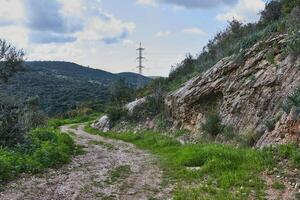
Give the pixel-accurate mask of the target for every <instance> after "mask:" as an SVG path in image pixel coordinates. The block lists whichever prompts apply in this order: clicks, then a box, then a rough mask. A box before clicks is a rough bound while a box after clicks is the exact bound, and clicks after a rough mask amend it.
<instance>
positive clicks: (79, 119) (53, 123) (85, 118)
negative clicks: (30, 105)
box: [48, 113, 101, 128]
mask: <svg viewBox="0 0 300 200" xmlns="http://www.w3.org/2000/svg"><path fill="white" fill-rule="evenodd" d="M99 116H101V113H92V114H89V115H79V116H76V117H74V118H53V119H50V120H49V122H48V126H50V127H53V128H58V127H60V126H62V125H65V124H76V123H83V122H89V121H93V120H96V119H98V118H99ZM73 126H74V127H75V128H76V125H73Z"/></svg>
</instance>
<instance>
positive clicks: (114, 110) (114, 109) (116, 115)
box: [106, 104, 127, 124]
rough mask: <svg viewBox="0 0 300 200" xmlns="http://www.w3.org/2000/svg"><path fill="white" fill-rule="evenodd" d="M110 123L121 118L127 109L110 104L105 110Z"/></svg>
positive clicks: (125, 114)
mask: <svg viewBox="0 0 300 200" xmlns="http://www.w3.org/2000/svg"><path fill="white" fill-rule="evenodd" d="M106 113H107V115H108V117H109V119H110V121H111V123H112V124H114V123H116V122H117V121H119V120H121V119H122V118H123V117H125V116H127V110H125V108H124V107H123V106H122V105H119V104H114V105H111V106H110V107H109V108H108V109H107V111H106Z"/></svg>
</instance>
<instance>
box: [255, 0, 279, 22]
mask: <svg viewBox="0 0 300 200" xmlns="http://www.w3.org/2000/svg"><path fill="white" fill-rule="evenodd" d="M281 10H282V3H281V2H280V1H270V2H267V3H266V6H265V9H264V10H263V11H262V12H261V17H260V23H262V24H267V23H270V22H273V21H276V20H278V19H280V17H281V16H282V11H281Z"/></svg>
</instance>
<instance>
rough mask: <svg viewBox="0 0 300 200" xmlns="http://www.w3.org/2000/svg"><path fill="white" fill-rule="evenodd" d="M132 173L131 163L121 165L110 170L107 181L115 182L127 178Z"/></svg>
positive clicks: (109, 182)
mask: <svg viewBox="0 0 300 200" xmlns="http://www.w3.org/2000/svg"><path fill="white" fill-rule="evenodd" d="M130 173H131V169H130V166H129V165H120V166H118V167H116V168H115V169H113V170H112V171H110V172H109V179H108V180H106V183H108V184H113V183H116V182H117V181H119V180H125V179H126V178H127V177H128V176H129V175H130Z"/></svg>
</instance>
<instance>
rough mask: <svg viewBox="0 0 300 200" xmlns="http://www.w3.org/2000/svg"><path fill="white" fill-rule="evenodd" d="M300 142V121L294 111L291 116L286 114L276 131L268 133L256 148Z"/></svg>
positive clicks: (278, 123) (277, 124)
mask: <svg viewBox="0 0 300 200" xmlns="http://www.w3.org/2000/svg"><path fill="white" fill-rule="evenodd" d="M291 142H297V143H299V142H300V119H299V117H298V112H296V111H295V110H294V109H292V110H291V112H290V113H289V114H286V113H284V114H283V115H282V116H281V118H280V120H279V121H278V122H277V123H276V125H275V128H274V130H272V131H266V132H265V133H264V135H263V136H262V137H261V138H260V139H259V140H258V142H257V143H256V147H260V148H262V147H265V146H268V145H270V144H286V143H291Z"/></svg>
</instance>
